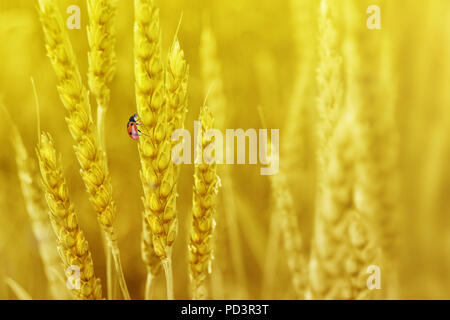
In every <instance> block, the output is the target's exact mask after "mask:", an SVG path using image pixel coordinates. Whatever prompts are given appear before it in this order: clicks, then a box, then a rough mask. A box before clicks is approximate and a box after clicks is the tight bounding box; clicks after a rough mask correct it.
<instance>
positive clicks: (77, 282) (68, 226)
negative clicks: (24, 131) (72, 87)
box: [36, 133, 102, 300]
mask: <svg viewBox="0 0 450 320" xmlns="http://www.w3.org/2000/svg"><path fill="white" fill-rule="evenodd" d="M36 152H37V155H38V159H39V167H40V169H41V175H42V181H43V184H44V190H45V199H46V200H47V204H48V207H49V209H50V215H49V216H50V221H51V223H52V226H53V230H54V232H55V235H56V237H57V239H58V251H59V254H60V257H61V260H62V262H63V266H64V270H65V272H66V275H67V279H68V281H69V282H71V281H72V282H71V283H72V286H73V287H72V293H73V294H74V296H75V297H76V298H77V299H82V300H93V299H94V300H97V299H102V288H101V283H100V279H98V278H96V277H95V274H94V263H93V261H92V257H91V252H90V251H89V245H88V242H87V240H86V238H85V237H84V234H83V231H82V230H81V229H80V227H79V226H78V216H77V214H76V213H75V210H74V207H73V204H72V203H71V201H70V199H69V190H68V189H67V186H66V181H65V179H64V177H63V174H62V166H61V156H60V155H58V154H57V153H56V150H55V147H54V143H53V139H52V137H51V136H50V134H49V133H42V135H41V136H40V139H39V143H38V145H37V149H36ZM72 273H73V274H72Z"/></svg>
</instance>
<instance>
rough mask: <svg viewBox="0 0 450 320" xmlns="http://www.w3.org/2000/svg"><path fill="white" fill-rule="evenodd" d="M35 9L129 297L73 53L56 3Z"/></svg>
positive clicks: (102, 161)
mask: <svg viewBox="0 0 450 320" xmlns="http://www.w3.org/2000/svg"><path fill="white" fill-rule="evenodd" d="M38 10H39V14H40V19H41V23H42V27H43V30H44V36H45V43H46V48H47V53H48V56H49V58H50V61H51V62H52V65H53V69H54V70H55V73H56V77H57V89H58V92H59V95H60V98H61V101H62V102H63V105H64V107H65V108H66V111H67V113H68V115H67V117H66V122H67V125H68V127H69V131H70V133H71V135H72V137H73V139H74V140H75V145H74V149H75V155H76V157H77V159H78V162H79V164H80V166H81V176H82V178H83V181H84V184H85V186H86V189H87V192H88V194H89V200H90V202H91V204H92V206H93V207H94V210H95V212H96V213H97V218H98V221H99V224H100V226H101V228H102V230H103V232H104V234H105V237H106V239H107V242H108V245H109V247H110V250H111V252H112V255H113V258H114V264H115V268H116V272H117V273H118V276H119V284H120V287H121V289H122V293H123V295H124V297H125V298H126V299H129V293H128V289H127V286H126V283H125V279H124V276H123V271H122V265H121V261H120V253H119V248H118V246H117V239H116V235H115V231H114V226H113V224H114V220H115V205H114V201H113V199H112V186H111V178H110V176H109V172H108V166H107V161H106V156H105V155H104V154H103V152H102V151H101V147H100V144H99V141H98V137H97V136H96V134H95V130H94V124H93V121H92V114H91V107H90V104H89V98H88V93H87V90H86V88H85V87H84V85H83V83H82V80H81V75H80V72H79V69H78V66H77V62H76V58H75V54H74V52H73V49H72V46H71V44H70V41H69V38H68V35H67V32H66V30H65V26H64V23H63V20H62V16H61V13H60V12H59V11H58V8H57V6H56V4H55V2H54V1H52V0H40V1H39V7H38Z"/></svg>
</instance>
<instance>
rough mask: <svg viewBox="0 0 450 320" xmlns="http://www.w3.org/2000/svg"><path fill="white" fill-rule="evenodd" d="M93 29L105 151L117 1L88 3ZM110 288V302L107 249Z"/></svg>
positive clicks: (91, 79)
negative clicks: (106, 118)
mask: <svg viewBox="0 0 450 320" xmlns="http://www.w3.org/2000/svg"><path fill="white" fill-rule="evenodd" d="M87 9H88V17H89V25H88V26H87V37H88V42H89V52H88V66H89V69H88V84H89V89H90V91H91V92H92V93H93V94H94V96H95V98H96V102H97V131H98V137H99V140H100V146H101V147H102V149H103V151H105V140H106V139H105V116H106V112H107V110H108V108H109V104H110V89H109V86H110V83H111V81H112V80H113V78H114V75H115V72H116V63H117V61H116V60H117V59H116V53H115V42H116V38H115V19H116V11H117V0H88V1H87ZM105 249H106V259H107V266H106V268H107V271H106V272H107V288H108V299H112V281H113V280H112V270H111V269H112V265H111V263H112V260H111V252H110V250H109V248H108V246H107V245H105Z"/></svg>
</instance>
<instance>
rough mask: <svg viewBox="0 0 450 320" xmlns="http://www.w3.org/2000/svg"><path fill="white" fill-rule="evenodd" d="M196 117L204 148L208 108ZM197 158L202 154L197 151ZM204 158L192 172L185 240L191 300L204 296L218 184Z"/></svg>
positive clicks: (210, 139) (210, 124) (208, 139)
mask: <svg viewBox="0 0 450 320" xmlns="http://www.w3.org/2000/svg"><path fill="white" fill-rule="evenodd" d="M199 120H200V121H201V123H202V129H201V134H202V138H201V143H202V149H201V150H205V148H206V147H208V146H209V145H210V144H212V143H214V139H213V137H212V136H210V135H207V134H205V132H206V130H208V129H212V128H213V125H214V119H213V116H212V114H211V112H210V111H209V109H208V107H206V106H203V107H202V109H201V110H200V116H199ZM212 156H214V155H212ZM199 157H202V155H201V154H200V155H199ZM196 160H200V159H196ZM204 161H205V159H203V160H202V163H201V164H196V165H195V171H194V188H193V201H192V203H193V208H192V227H191V232H190V241H189V276H190V279H191V287H192V296H193V298H194V299H204V298H206V297H207V289H206V286H205V280H206V277H207V275H208V274H209V273H211V261H212V257H213V253H212V235H213V231H214V228H215V220H214V215H215V211H216V201H217V194H218V188H219V185H220V180H219V177H218V176H217V173H216V171H217V169H216V164H215V162H214V163H212V164H207V163H205V162H204Z"/></svg>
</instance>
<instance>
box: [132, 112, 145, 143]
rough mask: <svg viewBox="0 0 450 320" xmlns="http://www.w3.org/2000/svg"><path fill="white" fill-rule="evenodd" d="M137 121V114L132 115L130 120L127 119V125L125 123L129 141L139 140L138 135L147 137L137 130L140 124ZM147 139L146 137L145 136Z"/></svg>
mask: <svg viewBox="0 0 450 320" xmlns="http://www.w3.org/2000/svg"><path fill="white" fill-rule="evenodd" d="M138 121H139V119H138V115H137V113H135V114H133V115H132V116H131V117H130V119H128V123H127V131H128V135H129V136H130V138H131V139H133V140H139V136H140V135H145V136H147V135H146V134H145V133H142V131H141V130H139V129H138V127H137V126H139V125H140V123H138ZM147 137H148V136H147Z"/></svg>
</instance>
